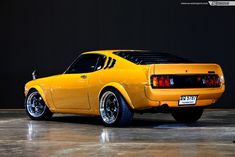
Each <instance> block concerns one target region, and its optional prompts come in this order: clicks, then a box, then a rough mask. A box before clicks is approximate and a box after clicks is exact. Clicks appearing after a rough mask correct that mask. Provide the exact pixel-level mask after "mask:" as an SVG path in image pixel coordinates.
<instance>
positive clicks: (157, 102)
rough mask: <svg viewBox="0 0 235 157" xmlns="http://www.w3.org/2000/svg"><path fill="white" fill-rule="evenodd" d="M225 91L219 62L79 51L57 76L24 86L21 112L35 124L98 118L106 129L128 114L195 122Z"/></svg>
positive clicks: (120, 122) (140, 52) (123, 121)
mask: <svg viewBox="0 0 235 157" xmlns="http://www.w3.org/2000/svg"><path fill="white" fill-rule="evenodd" d="M224 90H225V80H224V76H223V72H222V70H221V67H220V66H219V65H218V64H201V63H194V62H191V61H189V60H186V59H183V58H180V57H177V56H174V55H172V54H168V53H158V52H151V51H145V50H100V51H91V52H85V53H82V54H81V55H79V56H78V57H77V59H75V61H74V62H73V63H72V64H71V65H70V66H69V67H68V68H67V70H66V71H65V72H64V73H62V74H59V75H55V76H50V77H45V78H39V79H35V76H34V80H32V81H30V82H28V83H27V84H26V85H25V97H26V98H25V108H26V112H27V115H28V116H29V117H30V118H31V119H34V120H43V119H49V118H51V116H52V114H53V113H73V114H89V115H100V117H101V119H102V121H103V122H104V125H105V126H126V125H129V124H130V122H131V121H132V117H133V113H135V112H138V113H145V112H169V113H171V114H172V115H173V117H174V118H175V119H176V121H178V122H185V123H191V122H196V121H197V120H198V119H199V118H200V117H201V115H202V113H203V109H204V108H205V107H206V106H208V105H211V104H213V103H215V102H216V101H217V100H218V99H219V98H220V97H221V95H222V94H223V92H224Z"/></svg>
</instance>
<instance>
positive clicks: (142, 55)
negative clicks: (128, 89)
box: [113, 51, 192, 65]
mask: <svg viewBox="0 0 235 157" xmlns="http://www.w3.org/2000/svg"><path fill="white" fill-rule="evenodd" d="M113 53H114V54H116V55H118V56H120V57H122V58H125V59H126V60H128V61H131V62H132V63H135V64H141V65H146V64H168V63H192V61H190V60H187V59H184V58H181V57H177V56H175V55H172V54H169V53H159V52H153V51H119V52H113Z"/></svg>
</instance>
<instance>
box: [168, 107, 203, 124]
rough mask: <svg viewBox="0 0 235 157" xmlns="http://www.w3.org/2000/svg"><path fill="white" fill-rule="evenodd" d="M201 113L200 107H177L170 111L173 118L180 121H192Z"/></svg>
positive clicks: (198, 117) (196, 119)
mask: <svg viewBox="0 0 235 157" xmlns="http://www.w3.org/2000/svg"><path fill="white" fill-rule="evenodd" d="M202 113H203V109H202V108H177V109H172V112H171V114H172V116H173V117H174V119H175V120H176V121H177V122H180V123H194V122H196V121H198V120H199V119H200V118H201V116H202Z"/></svg>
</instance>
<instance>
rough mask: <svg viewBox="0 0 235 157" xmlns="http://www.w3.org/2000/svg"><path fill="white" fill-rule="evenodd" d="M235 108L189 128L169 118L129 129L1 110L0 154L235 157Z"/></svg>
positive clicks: (146, 119)
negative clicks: (40, 119)
mask: <svg viewBox="0 0 235 157" xmlns="http://www.w3.org/2000/svg"><path fill="white" fill-rule="evenodd" d="M234 140H235V110H206V111H205V112H204V115H203V117H202V119H201V120H200V121H199V122H198V123H196V124H191V125H185V124H179V123H176V122H175V121H174V120H173V118H172V117H171V116H170V114H144V115H135V118H134V121H133V123H132V125H131V126H130V127H128V128H107V127H104V126H103V125H102V123H101V122H100V120H99V119H98V118H97V117H89V116H76V115H62V114H56V115H54V117H53V118H52V120H51V121H31V120H29V119H28V118H27V117H26V116H25V114H24V111H23V110H0V156H1V157H6V156H8V157H10V156H16V157H18V156H22V157H27V156H28V157H32V156H33V157H46V156H50V157H66V156H74V157H75V156H76V157H77V156H108V157H109V156H135V157H137V156H141V157H142V156H158V157H161V156H163V157H165V156H174V157H177V156H186V157H189V156H190V157H198V156H205V157H208V156H213V157H217V156H221V157H222V156H223V157H224V156H233V157H234V156H235V143H234Z"/></svg>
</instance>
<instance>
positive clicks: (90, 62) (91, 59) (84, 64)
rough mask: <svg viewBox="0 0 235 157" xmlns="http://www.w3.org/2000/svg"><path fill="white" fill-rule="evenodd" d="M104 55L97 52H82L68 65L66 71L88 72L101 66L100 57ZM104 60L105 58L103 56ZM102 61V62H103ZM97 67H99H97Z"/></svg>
mask: <svg viewBox="0 0 235 157" xmlns="http://www.w3.org/2000/svg"><path fill="white" fill-rule="evenodd" d="M103 57H104V56H102V55H98V54H84V55H81V56H79V57H78V59H77V60H76V61H75V62H74V63H73V64H72V65H71V66H70V68H69V69H68V70H67V71H66V73H67V74H68V73H89V72H93V71H95V70H99V69H101V68H103V64H104V63H102V60H103V59H102V58H103ZM104 61H105V58H104ZM104 61H103V62H104ZM98 68H99V69H98Z"/></svg>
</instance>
